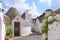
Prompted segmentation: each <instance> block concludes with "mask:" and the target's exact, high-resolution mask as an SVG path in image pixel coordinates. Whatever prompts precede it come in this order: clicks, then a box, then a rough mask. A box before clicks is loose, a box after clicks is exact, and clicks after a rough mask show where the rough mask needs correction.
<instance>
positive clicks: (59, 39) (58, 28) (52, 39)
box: [48, 14, 60, 40]
mask: <svg viewBox="0 0 60 40" xmlns="http://www.w3.org/2000/svg"><path fill="white" fill-rule="evenodd" d="M55 18H57V19H58V20H60V14H58V15H56V16H55ZM48 29H49V30H48V40H60V22H54V23H52V24H50V25H49V27H48Z"/></svg>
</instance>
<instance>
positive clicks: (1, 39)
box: [0, 12, 5, 40]
mask: <svg viewBox="0 0 60 40" xmlns="http://www.w3.org/2000/svg"><path fill="white" fill-rule="evenodd" d="M3 20H4V19H3V14H2V12H0V40H5V24H4V22H3Z"/></svg>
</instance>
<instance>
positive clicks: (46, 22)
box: [41, 18, 57, 34]
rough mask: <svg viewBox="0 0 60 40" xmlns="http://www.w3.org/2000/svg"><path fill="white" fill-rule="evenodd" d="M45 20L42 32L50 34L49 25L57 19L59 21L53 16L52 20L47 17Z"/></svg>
mask: <svg viewBox="0 0 60 40" xmlns="http://www.w3.org/2000/svg"><path fill="white" fill-rule="evenodd" d="M44 20H45V21H44V24H43V26H42V30H41V32H42V34H44V33H45V34H48V25H49V24H52V23H53V22H55V21H57V19H56V18H52V19H51V20H48V18H45V19H44Z"/></svg>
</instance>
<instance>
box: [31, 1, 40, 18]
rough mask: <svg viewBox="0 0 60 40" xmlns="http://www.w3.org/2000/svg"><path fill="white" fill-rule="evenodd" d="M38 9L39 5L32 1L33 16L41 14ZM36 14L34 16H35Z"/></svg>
mask: <svg viewBox="0 0 60 40" xmlns="http://www.w3.org/2000/svg"><path fill="white" fill-rule="evenodd" d="M37 10H38V9H37V6H36V5H35V3H34V2H33V3H32V6H31V8H30V14H32V17H34V18H35V17H37V16H39V15H40V14H39V13H38V11H37ZM33 15H34V16H33Z"/></svg>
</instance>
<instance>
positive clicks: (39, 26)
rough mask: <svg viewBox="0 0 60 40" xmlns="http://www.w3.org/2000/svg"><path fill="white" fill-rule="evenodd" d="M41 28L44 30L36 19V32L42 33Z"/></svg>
mask: <svg viewBox="0 0 60 40" xmlns="http://www.w3.org/2000/svg"><path fill="white" fill-rule="evenodd" d="M41 28H42V23H40V22H39V20H38V19H36V26H35V31H37V32H41Z"/></svg>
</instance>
